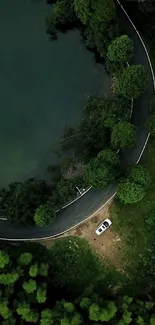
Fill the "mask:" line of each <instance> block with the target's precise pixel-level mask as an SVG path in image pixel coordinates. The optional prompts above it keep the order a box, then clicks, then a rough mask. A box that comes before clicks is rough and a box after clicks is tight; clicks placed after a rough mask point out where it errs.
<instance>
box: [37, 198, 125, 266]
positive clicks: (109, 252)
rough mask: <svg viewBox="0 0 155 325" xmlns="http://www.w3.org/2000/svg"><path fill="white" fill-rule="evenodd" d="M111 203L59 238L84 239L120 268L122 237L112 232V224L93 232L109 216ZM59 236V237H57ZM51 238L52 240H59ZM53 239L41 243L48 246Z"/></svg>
mask: <svg viewBox="0 0 155 325" xmlns="http://www.w3.org/2000/svg"><path fill="white" fill-rule="evenodd" d="M110 206H111V203H109V204H107V205H106V206H105V207H104V208H103V209H102V210H101V211H100V212H99V213H98V214H97V215H95V216H94V217H92V219H90V220H88V221H87V222H85V223H83V224H82V225H80V226H78V227H77V228H75V229H72V230H70V231H68V232H66V233H65V234H64V235H62V236H61V238H64V237H70V236H78V237H80V238H84V239H86V240H87V241H88V242H89V244H90V245H91V246H92V248H93V249H94V250H95V251H96V253H97V254H99V255H100V256H101V257H102V258H103V259H104V260H105V261H107V262H110V263H111V264H113V265H114V266H115V267H116V268H117V270H119V271H121V270H122V264H123V263H122V257H123V256H122V252H123V251H124V249H123V246H124V241H123V238H122V237H120V236H118V234H117V233H116V232H113V225H112V226H111V228H110V229H108V230H106V231H105V233H103V234H102V235H100V236H98V235H96V234H95V229H96V227H97V226H98V225H99V224H100V223H101V222H102V221H103V220H104V219H106V218H110V219H111V220H112V218H111V216H109V208H110ZM59 238H60V237H59ZM59 238H57V239H53V240H59ZM53 240H47V241H44V242H42V243H44V244H45V245H47V246H49V245H51V243H52V241H53Z"/></svg>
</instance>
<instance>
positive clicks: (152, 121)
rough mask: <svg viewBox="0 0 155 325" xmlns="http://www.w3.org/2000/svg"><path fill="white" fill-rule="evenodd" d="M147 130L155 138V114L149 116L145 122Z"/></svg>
mask: <svg viewBox="0 0 155 325" xmlns="http://www.w3.org/2000/svg"><path fill="white" fill-rule="evenodd" d="M147 129H148V131H149V132H150V133H151V135H152V136H155V113H154V114H152V115H150V116H149V118H148V120H147Z"/></svg>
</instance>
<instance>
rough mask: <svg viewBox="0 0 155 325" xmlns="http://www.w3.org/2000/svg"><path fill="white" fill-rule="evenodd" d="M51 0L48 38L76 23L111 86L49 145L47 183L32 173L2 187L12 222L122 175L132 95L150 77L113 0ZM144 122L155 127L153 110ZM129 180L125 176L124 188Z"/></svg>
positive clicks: (35, 216)
mask: <svg viewBox="0 0 155 325" xmlns="http://www.w3.org/2000/svg"><path fill="white" fill-rule="evenodd" d="M49 3H50V5H51V15H49V16H48V17H46V21H45V23H46V27H47V33H48V34H49V35H50V36H51V39H52V41H54V39H57V37H59V32H66V31H68V30H69V29H72V28H79V29H80V31H81V37H82V40H83V42H84V44H85V46H86V47H87V48H88V49H89V50H91V51H94V54H95V55H96V58H98V61H100V62H101V63H103V62H104V64H105V67H106V69H107V72H108V73H109V74H110V75H111V78H112V83H113V92H112V94H111V95H109V97H103V98H97V97H96V96H90V98H88V101H87V103H86V104H85V106H84V108H83V112H82V117H81V121H80V123H79V125H78V126H77V128H75V129H74V128H72V127H68V128H67V129H65V130H64V136H63V139H62V141H60V145H59V146H58V147H57V148H53V151H55V153H56V154H57V155H58V156H59V161H60V164H59V165H58V166H55V165H50V166H48V171H50V176H49V179H50V183H49V184H46V183H45V182H44V181H41V180H36V179H30V180H27V181H25V182H23V183H19V182H15V183H13V184H10V186H9V188H8V189H1V192H0V197H1V200H0V212H1V215H3V216H4V217H7V218H8V219H9V221H11V222H14V223H22V224H31V225H33V224H35V225H37V226H38V227H44V226H46V225H47V224H48V223H50V222H52V221H53V220H54V218H55V217H56V211H58V210H59V209H61V207H62V206H64V205H65V204H67V203H68V202H70V201H71V200H72V199H74V198H75V197H77V193H78V195H81V193H83V192H84V191H85V189H86V188H89V187H90V186H92V187H93V188H106V187H107V186H108V185H109V184H110V183H112V182H115V181H116V180H118V178H119V177H120V176H122V175H121V169H120V163H119V158H118V156H117V153H118V151H119V150H123V149H125V148H129V147H132V146H134V144H135V142H136V129H135V126H134V125H133V124H132V122H131V99H132V98H137V97H138V96H139V95H140V94H141V93H143V91H144V90H145V88H146V87H147V79H148V76H147V72H146V71H145V68H144V67H143V66H141V65H135V66H134V65H132V58H133V56H134V47H133V42H132V40H131V39H130V38H129V37H128V36H127V35H124V34H123V35H122V32H121V30H120V28H119V22H118V20H117V15H116V7H115V3H114V1H113V0H104V1H102V0H97V1H95V2H94V1H92V0H59V1H49ZM129 64H130V66H129ZM153 114H154V113H153ZM147 125H148V129H149V130H151V132H153V128H154V115H152V117H150V119H149V121H148V124H147ZM77 186H78V189H79V190H77ZM122 186H123V185H122ZM129 186H130V184H129V183H127V182H125V181H124V187H126V190H127V188H128V189H129ZM134 186H135V189H134V193H135V192H136V191H137V195H138V196H139V197H143V190H142V189H141V187H140V185H137V184H136V185H134ZM130 187H131V186H130ZM132 190H133V189H131V191H132Z"/></svg>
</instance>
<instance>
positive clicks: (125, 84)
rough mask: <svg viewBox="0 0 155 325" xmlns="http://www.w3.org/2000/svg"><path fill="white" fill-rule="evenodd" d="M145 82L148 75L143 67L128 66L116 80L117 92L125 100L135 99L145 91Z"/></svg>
mask: <svg viewBox="0 0 155 325" xmlns="http://www.w3.org/2000/svg"><path fill="white" fill-rule="evenodd" d="M147 82H148V75H147V72H146V70H145V68H144V66H142V65H133V66H129V67H127V68H126V69H124V71H123V73H122V74H121V76H120V78H119V80H118V84H117V91H118V93H120V94H122V95H123V96H125V97H127V98H136V97H138V96H140V95H141V93H142V92H143V91H144V90H145V88H146V86H147Z"/></svg>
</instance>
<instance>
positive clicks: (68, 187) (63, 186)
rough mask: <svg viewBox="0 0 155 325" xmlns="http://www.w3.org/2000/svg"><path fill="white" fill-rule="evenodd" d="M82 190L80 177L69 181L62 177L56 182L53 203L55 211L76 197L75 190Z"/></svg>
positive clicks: (82, 183)
mask: <svg viewBox="0 0 155 325" xmlns="http://www.w3.org/2000/svg"><path fill="white" fill-rule="evenodd" d="M76 186H78V187H79V188H84V187H85V184H84V181H83V178H82V177H74V178H71V179H68V178H64V177H62V178H61V180H60V181H59V182H58V184H57V187H56V191H55V195H53V201H54V204H55V206H56V207H57V209H59V208H61V207H62V206H63V205H64V204H67V203H68V202H69V201H71V200H73V199H74V198H75V197H76V196H77V188H76Z"/></svg>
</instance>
